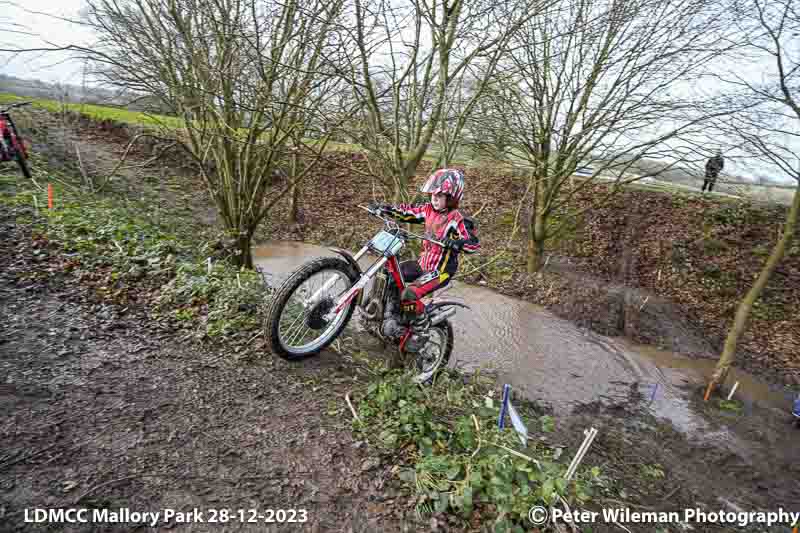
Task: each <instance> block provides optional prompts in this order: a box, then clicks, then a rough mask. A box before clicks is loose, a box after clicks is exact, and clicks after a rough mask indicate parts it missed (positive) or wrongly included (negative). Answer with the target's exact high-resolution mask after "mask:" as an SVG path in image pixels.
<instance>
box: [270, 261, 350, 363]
mask: <svg viewBox="0 0 800 533" xmlns="http://www.w3.org/2000/svg"><path fill="white" fill-rule="evenodd" d="M357 281H358V274H357V273H356V272H354V271H353V268H352V267H351V266H350V265H349V264H348V263H347V262H346V261H344V260H342V259H339V258H336V257H323V258H320V259H315V260H314V261H311V262H310V263H307V264H306V265H304V266H303V267H301V268H300V269H299V270H298V271H297V272H295V273H294V274H292V275H291V276H290V277H289V279H287V280H286V281H285V282H284V283H283V285H281V287H280V288H279V289H278V291H277V292H276V293H275V296H274V298H273V299H272V302H271V304H270V307H269V310H268V311H267V318H266V322H265V325H264V333H265V335H266V339H267V344H268V346H270V348H271V349H272V352H273V353H275V354H277V355H278V356H280V357H282V358H284V359H287V360H290V361H296V360H300V359H305V358H307V357H311V356H314V355H317V354H319V353H320V352H321V351H322V350H323V349H325V348H326V347H327V346H328V345H329V344H330V343H332V342H333V341H334V340H335V339H336V337H338V336H339V334H341V332H342V330H344V328H345V326H347V323H348V322H349V321H350V318H351V317H352V316H353V311H354V310H355V303H354V302H350V303H349V304H348V305H347V307H345V308H344V309H342V310H341V312H339V313H338V314H337V315H336V316H334V317H333V318H332V319H330V320H326V319H325V318H324V317H325V315H326V314H328V312H330V311H331V310H332V309H333V307H334V305H335V302H336V300H337V299H338V298H339V297H340V296H341V295H342V294H344V293H345V292H347V290H348V289H350V288H351V287H352V286H353V284H355V283H356V282H357Z"/></svg>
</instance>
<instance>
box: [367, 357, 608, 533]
mask: <svg viewBox="0 0 800 533" xmlns="http://www.w3.org/2000/svg"><path fill="white" fill-rule="evenodd" d="M491 392H492V391H491V389H490V388H489V385H488V384H486V383H483V384H482V383H481V382H480V380H479V379H475V380H471V381H469V382H468V383H467V384H464V380H463V376H461V375H460V374H458V373H455V372H452V373H445V374H444V375H442V376H441V377H440V378H439V379H438V380H437V382H436V383H435V384H433V385H432V386H430V387H425V388H423V387H420V386H418V385H416V384H414V383H413V382H412V381H411V380H410V379H409V377H408V376H406V375H404V374H399V373H388V374H386V376H385V377H384V378H383V379H381V380H380V381H376V382H373V383H371V384H370V385H369V387H368V388H367V390H366V394H365V397H364V398H363V399H362V400H361V402H360V403H359V405H358V413H359V416H360V418H361V422H360V423H359V422H356V427H357V430H358V431H360V432H362V433H363V435H364V436H365V437H366V438H368V439H370V440H371V441H372V442H373V443H374V444H375V445H377V446H379V447H381V448H384V449H386V450H388V451H394V452H398V451H399V452H401V453H402V454H403V456H404V457H405V460H406V466H405V468H403V469H401V470H400V473H399V477H400V479H401V480H402V481H404V482H405V484H406V486H407V487H409V488H410V489H411V490H412V491H413V492H414V493H415V494H416V496H417V511H418V512H419V513H420V514H423V515H424V514H426V513H431V512H434V513H441V512H447V513H452V514H454V515H457V516H460V517H462V518H463V519H465V520H466V519H469V518H470V517H471V516H472V514H473V513H476V512H477V513H480V514H481V515H482V516H483V517H484V518H491V519H493V520H494V529H495V531H522V529H519V528H520V527H526V526H527V525H529V523H528V522H527V513H528V510H529V509H530V508H531V507H532V506H534V505H549V504H552V503H554V502H555V501H556V500H558V498H559V497H562V498H564V499H566V500H567V501H570V502H572V503H576V504H583V503H585V502H587V501H589V500H590V499H591V497H592V495H593V487H594V486H595V485H596V484H598V483H599V482H600V481H601V478H602V475H601V472H600V469H599V468H596V467H595V468H592V469H589V470H587V471H581V472H579V473H578V475H577V476H576V479H574V480H573V481H572V482H571V483H567V482H566V481H565V480H564V473H565V472H566V469H567V465H566V464H564V463H562V462H558V461H557V460H555V459H554V456H555V455H556V454H555V453H554V450H552V449H550V448H548V447H545V446H543V445H541V444H539V443H537V444H534V445H530V446H527V447H525V448H523V449H519V440H518V436H517V434H516V433H515V432H514V431H513V430H511V429H505V430H500V429H498V428H497V417H498V414H499V408H500V406H499V405H498V402H496V401H494V399H493V398H492V394H491ZM520 410H521V416H523V417H524V418H526V419H528V420H536V418H535V416H534V413H533V408H532V407H531V406H528V405H526V406H524V407H521V408H520ZM539 420H540V423H542V426H544V427H546V428H547V429H549V430H551V431H552V428H553V420H552V417H549V416H542V417H541V418H540V419H539Z"/></svg>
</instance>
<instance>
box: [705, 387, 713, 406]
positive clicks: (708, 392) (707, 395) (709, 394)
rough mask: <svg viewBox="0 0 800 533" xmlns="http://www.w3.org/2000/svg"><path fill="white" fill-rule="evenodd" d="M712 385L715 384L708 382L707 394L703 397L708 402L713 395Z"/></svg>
mask: <svg viewBox="0 0 800 533" xmlns="http://www.w3.org/2000/svg"><path fill="white" fill-rule="evenodd" d="M711 385H713V383H709V384H708V388H707V389H706V395H705V397H704V398H703V401H704V402H707V401H708V397H709V396H711Z"/></svg>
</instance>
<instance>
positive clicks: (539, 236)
mask: <svg viewBox="0 0 800 533" xmlns="http://www.w3.org/2000/svg"><path fill="white" fill-rule="evenodd" d="M534 194H535V198H534V208H533V209H534V212H533V215H532V216H531V220H530V222H529V223H528V263H527V268H528V274H533V273H534V272H538V271H539V269H541V268H542V261H543V260H544V241H545V239H546V237H547V235H546V232H545V228H546V227H547V220H546V218H545V214H544V206H543V205H542V204H543V203H544V202H543V194H542V191H541V190H539V188H538V186H537V187H536V190H535V193H534Z"/></svg>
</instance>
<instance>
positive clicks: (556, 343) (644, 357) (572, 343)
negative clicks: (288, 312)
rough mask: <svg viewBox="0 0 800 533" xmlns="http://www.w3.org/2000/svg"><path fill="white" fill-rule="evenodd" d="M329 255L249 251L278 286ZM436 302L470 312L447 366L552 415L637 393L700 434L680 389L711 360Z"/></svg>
mask: <svg viewBox="0 0 800 533" xmlns="http://www.w3.org/2000/svg"><path fill="white" fill-rule="evenodd" d="M331 255H334V254H333V253H332V252H331V251H329V250H328V249H326V248H321V247H317V246H313V245H309V244H304V243H295V242H274V243H269V244H266V245H264V246H260V247H257V248H255V249H254V258H255V262H256V264H257V265H258V266H259V267H261V269H262V271H263V272H264V275H265V277H266V278H267V281H268V282H269V283H270V284H277V283H280V282H281V281H282V280H283V279H285V278H286V276H288V275H289V273H291V272H292V271H293V270H294V269H296V268H297V267H298V266H300V265H301V264H302V263H304V262H306V261H308V260H309V259H311V258H314V257H319V256H331ZM370 261H371V260H370ZM370 261H367V260H366V259H365V261H364V264H365V265H368V264H369V263H370ZM439 296H440V297H446V298H447V299H453V300H457V301H462V302H464V303H466V304H467V305H469V306H470V307H471V309H470V310H465V309H460V310H459V311H458V313H457V314H456V316H454V317H453V318H451V321H452V323H453V328H454V330H455V337H456V338H455V346H454V350H453V357H452V359H451V364H455V365H458V366H459V367H461V368H463V369H466V370H476V369H479V368H487V369H492V370H494V371H496V372H497V373H498V375H499V378H500V379H501V380H503V381H504V382H506V383H510V384H511V385H512V387H514V388H516V389H518V390H520V391H521V392H522V393H523V394H524V395H525V396H527V397H528V398H531V399H534V400H537V401H539V402H542V403H545V404H549V405H550V406H552V407H553V408H554V410H555V411H556V412H561V413H563V412H565V411H566V412H568V411H569V410H570V409H571V408H573V407H575V406H577V405H580V404H584V403H588V402H597V401H599V402H603V403H626V402H628V401H631V400H630V398H631V394H630V393H631V391H632V390H637V391H638V392H639V393H640V394H641V395H642V396H643V400H642V401H643V402H644V404H645V405H647V406H648V408H650V409H652V411H653V412H654V414H655V415H656V416H659V417H663V418H667V419H669V420H671V421H672V423H673V424H674V425H675V426H676V427H678V428H680V429H682V430H684V431H687V432H689V433H693V434H698V433H697V432H698V430H701V431H700V433H702V430H703V429H705V428H706V424H705V423H704V422H703V420H702V419H701V418H700V417H699V416H697V415H695V414H694V413H693V412H692V410H691V409H690V408H689V402H688V394H689V392H688V391H689V389H691V388H695V387H697V386H700V385H701V383H702V382H703V380H704V378H705V377H706V376H708V375H710V373H711V370H712V369H713V361H710V360H696V359H690V358H687V357H683V356H680V355H676V354H673V353H670V352H664V351H659V350H655V349H653V348H650V347H645V346H640V345H636V344H633V343H630V342H628V341H625V340H623V339H618V338H609V337H603V336H601V335H597V334H594V333H592V332H589V331H586V330H583V329H580V328H578V327H577V326H575V325H574V324H573V323H571V322H569V321H566V320H563V319H560V318H558V317H556V316H554V315H552V314H551V313H549V312H548V311H547V310H545V309H544V308H541V307H539V306H536V305H533V304H531V303H528V302H525V301H522V300H517V299H514V298H509V297H506V296H503V295H500V294H497V293H495V292H493V291H491V290H488V289H485V288H481V287H476V286H471V285H466V284H463V283H458V282H454V283H453V284H452V285H451V287H449V288H447V289H445V291H443V292H440V293H439ZM729 379H730V383H734V382H735V381H739V387H738V389H737V398H738V399H740V400H744V401H745V402H746V403H752V402H754V401H755V402H759V403H761V404H766V405H769V406H773V407H778V408H780V409H786V408H787V406H788V405H789V400H788V397H787V396H785V395H784V394H782V393H780V392H778V391H773V390H771V389H770V388H769V387H768V386H767V385H766V384H764V383H762V382H760V381H759V380H758V379H756V378H755V377H753V376H751V375H749V374H747V373H744V372H741V371H735V372H733V375H732V377H731V378H729Z"/></svg>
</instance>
